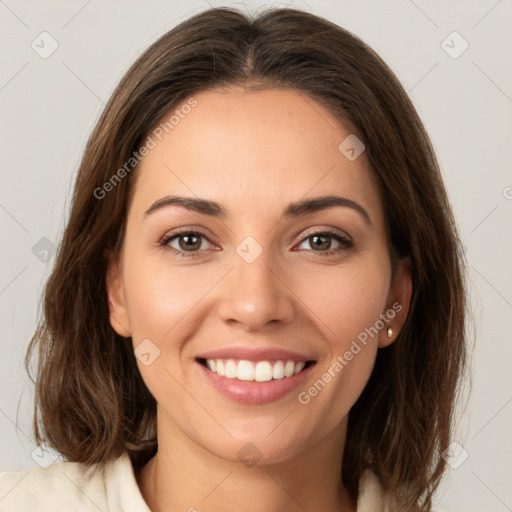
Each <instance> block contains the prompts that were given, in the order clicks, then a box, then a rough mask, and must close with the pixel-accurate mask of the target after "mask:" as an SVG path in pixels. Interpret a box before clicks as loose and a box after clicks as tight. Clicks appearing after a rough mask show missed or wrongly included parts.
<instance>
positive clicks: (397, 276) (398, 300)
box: [379, 258, 412, 348]
mask: <svg viewBox="0 0 512 512" xmlns="http://www.w3.org/2000/svg"><path fill="white" fill-rule="evenodd" d="M411 269H412V265H411V260H410V258H402V259H401V260H400V261H399V262H398V265H397V267H396V269H395V272H394V274H393V278H392V280H391V286H390V289H389V295H388V300H387V302H386V311H384V313H383V318H384V319H385V320H386V322H385V326H384V329H381V330H380V332H379V348H383V347H387V346H388V345H391V343H393V342H394V341H395V340H396V337H397V336H398V333H399V332H400V330H401V329H402V327H403V325H404V323H405V319H406V318H407V313H408V312H409V304H410V301H411V295H412V278H411V274H412V270H411ZM390 328H391V329H390Z"/></svg>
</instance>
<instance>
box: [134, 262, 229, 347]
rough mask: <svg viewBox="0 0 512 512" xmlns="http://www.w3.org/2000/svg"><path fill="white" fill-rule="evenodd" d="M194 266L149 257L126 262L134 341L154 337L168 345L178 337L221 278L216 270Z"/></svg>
mask: <svg viewBox="0 0 512 512" xmlns="http://www.w3.org/2000/svg"><path fill="white" fill-rule="evenodd" d="M191 268H192V267H189V268H187V267H183V268H177V267H176V266H173V265H172V263H166V261H165V260H164V259H162V258H158V259H157V258H155V259H154V260H153V259H152V258H148V257H147V256H146V257H145V260H144V259H143V258H141V259H140V260H138V259H137V258H135V257H133V258H131V260H130V262H127V264H126V266H125V290H126V300H127V305H128V314H129V317H130V326H131V328H132V333H133V339H134V341H135V340H139V339H143V338H154V339H155V340H159V341H158V342H159V343H161V344H165V343H167V342H168V341H170V340H172V339H179V337H180V336H179V335H180V333H181V332H182V330H183V328H184V326H185V325H186V324H187V321H186V320H187V318H188V317H189V316H190V314H191V312H192V311H193V310H194V307H195V306H196V305H198V303H199V302H200V301H201V299H202V298H203V297H204V296H205V295H206V294H207V293H208V290H210V289H211V288H212V287H213V286H214V285H215V283H216V282H217V281H218V279H219V278H218V277H217V274H219V272H215V271H213V269H212V271H210V272H208V271H206V272H194V271H193V270H191ZM219 275H220V274H219Z"/></svg>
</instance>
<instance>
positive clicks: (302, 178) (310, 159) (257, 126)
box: [132, 87, 381, 220]
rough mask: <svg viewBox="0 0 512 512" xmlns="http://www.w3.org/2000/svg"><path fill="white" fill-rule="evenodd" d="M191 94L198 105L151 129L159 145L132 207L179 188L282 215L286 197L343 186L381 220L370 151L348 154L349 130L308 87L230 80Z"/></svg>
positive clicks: (144, 166)
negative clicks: (258, 86)
mask: <svg viewBox="0 0 512 512" xmlns="http://www.w3.org/2000/svg"><path fill="white" fill-rule="evenodd" d="M193 99H194V100H195V106H193V107H192V108H182V106H183V105H185V104H186V102H183V103H182V104H181V106H180V105H177V106H176V107H174V108H173V109H172V111H170V112H169V113H168V114H167V115H166V116H164V118H163V119H162V124H161V125H160V130H158V127H156V129H157V130H158V131H156V132H155V130H153V131H152V132H150V133H149V134H148V136H149V137H151V138H152V139H153V141H154V142H155V145H154V147H153V149H151V150H150V151H149V153H148V154H147V155H146V156H145V157H144V158H143V160H142V162H141V164H140V166H139V168H138V170H137V181H136V186H135V191H134V202H133V205H132V206H133V208H135V209H138V210H140V211H142V210H143V209H144V208H147V207H148V206H149V203H151V202H152V201H155V200H157V199H159V198H160V197H162V196H164V195H166V194H168V195H172V194H182V195H189V196H190V195H196V196H199V197H202V198H207V199H212V200H215V201H217V202H220V203H222V205H223V206H224V208H225V210H226V211H227V213H228V215H229V214H230V213H233V214H235V213H236V214H237V215H239V214H240V213H241V210H246V211H248V212H250V211H253V212H254V211H259V212H261V211H262V210H263V211H264V212H265V213H269V214H270V213H273V212H274V211H275V213H276V214H278V213H279V214H280V213H281V210H280V209H281V207H282V205H283V204H284V203H286V204H288V203H289V202H293V201H297V200H299V199H301V198H304V197H313V196H318V195H325V194H333V193H339V194H343V195H344V196H346V197H349V198H351V199H354V200H357V201H358V202H360V203H361V204H363V206H364V207H365V208H367V209H368V210H370V211H373V215H372V217H374V218H375V217H376V218H377V219H376V220H378V217H379V216H380V215H381V212H380V211H379V210H380V198H379V192H378V186H377V182H376V179H375V177H374V175H373V172H372V171H371V168H370V166H369V163H368V160H367V158H366V155H365V153H364V152H363V153H362V154H361V156H359V157H358V158H357V159H356V160H354V161H350V160H349V159H347V157H346V156H345V155H344V154H343V153H342V152H341V151H340V149H339V145H340V144H341V143H342V142H343V141H344V140H345V139H347V137H349V136H350V135H351V131H350V129H349V128H348V127H347V126H345V125H344V124H342V122H341V121H340V120H339V119H338V118H336V117H335V116H334V115H332V114H331V113H330V112H329V111H328V110H327V109H326V108H325V107H323V106H322V105H320V104H319V103H318V102H316V101H315V100H314V99H312V98H311V97H309V96H308V95H307V94H305V93H303V92H299V91H296V90H292V89H269V90H260V91H246V90H244V89H241V88H238V87H230V88H225V89H215V90H211V91H205V92H202V93H200V94H197V95H194V96H193ZM189 104H190V103H189ZM176 110H178V112H177V113H176ZM173 114H174V117H173V123H172V124H171V123H169V124H168V125H167V126H166V129H163V128H162V127H165V123H166V122H167V121H168V120H169V119H170V118H171V116H172V115H173ZM278 210H279V211H278Z"/></svg>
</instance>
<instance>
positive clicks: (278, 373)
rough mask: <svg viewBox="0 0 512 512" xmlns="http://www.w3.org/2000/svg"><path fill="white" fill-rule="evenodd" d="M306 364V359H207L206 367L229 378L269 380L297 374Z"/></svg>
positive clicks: (257, 380)
mask: <svg viewBox="0 0 512 512" xmlns="http://www.w3.org/2000/svg"><path fill="white" fill-rule="evenodd" d="M305 366H306V362H305V361H298V362H294V361H274V362H270V361H258V362H256V363H255V362H252V361H246V360H240V361H236V360H234V359H227V360H225V359H207V360H206V367H207V368H209V369H210V370H211V371H212V372H214V373H216V374H217V375H220V376H222V377H227V378H228V379H238V380H245V381H256V382H268V381H270V380H272V379H275V380H278V379H283V378H285V377H291V376H292V375H297V373H299V372H301V371H302V370H303V369H304V367H305Z"/></svg>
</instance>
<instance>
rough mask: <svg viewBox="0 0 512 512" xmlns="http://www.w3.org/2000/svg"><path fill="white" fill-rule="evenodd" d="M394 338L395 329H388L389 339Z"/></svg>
mask: <svg viewBox="0 0 512 512" xmlns="http://www.w3.org/2000/svg"><path fill="white" fill-rule="evenodd" d="M391 336H393V327H388V338H391Z"/></svg>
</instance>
